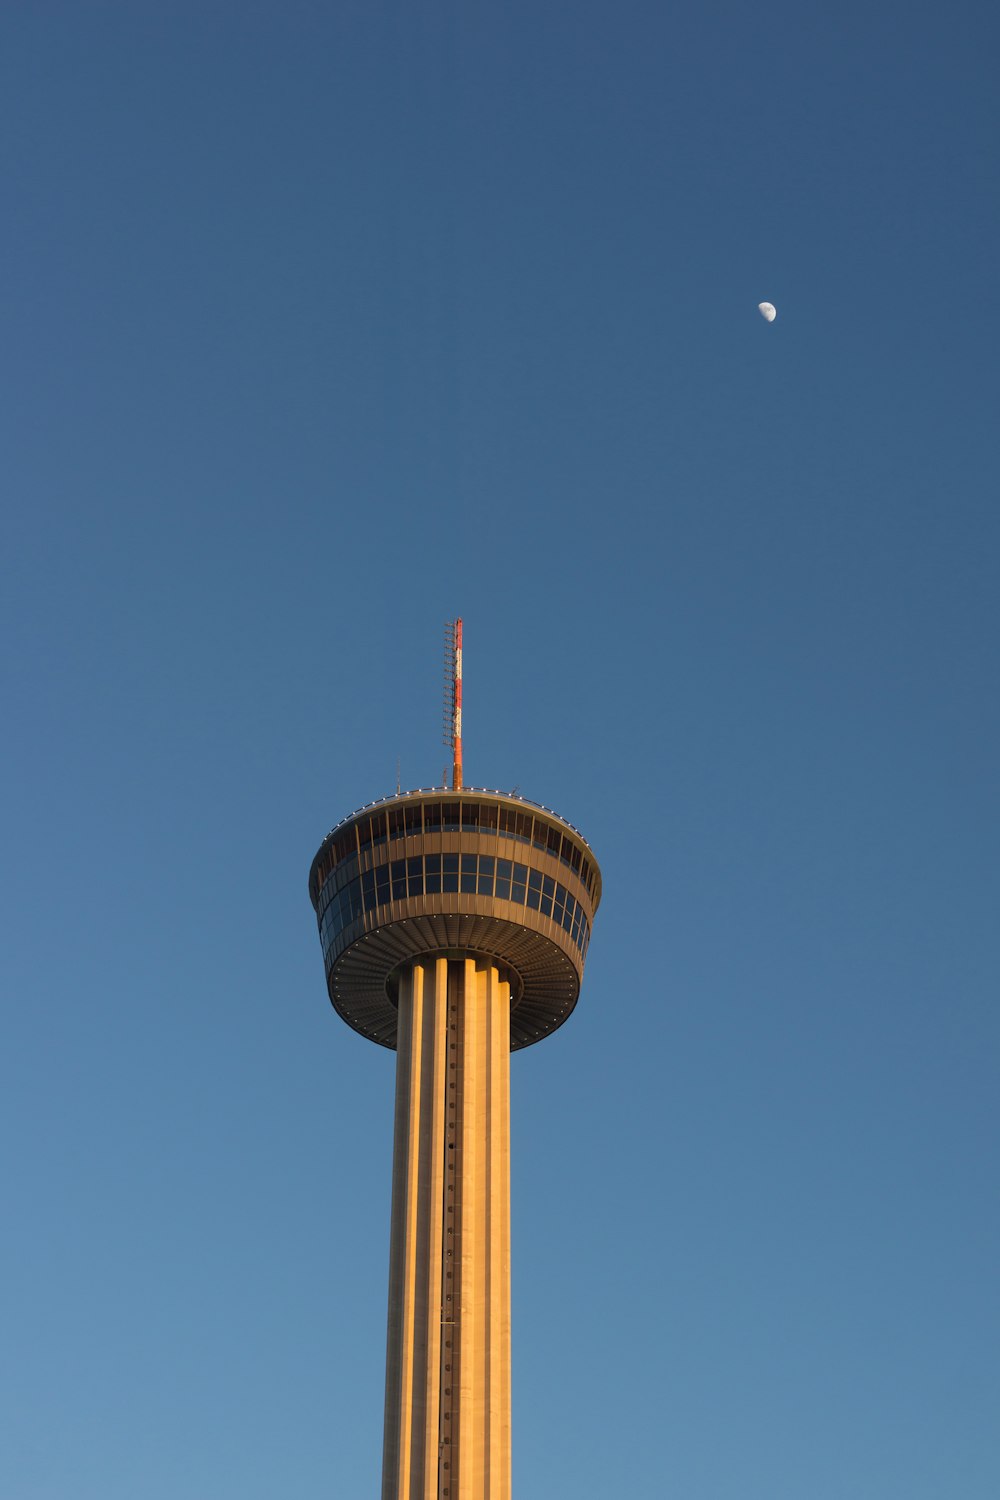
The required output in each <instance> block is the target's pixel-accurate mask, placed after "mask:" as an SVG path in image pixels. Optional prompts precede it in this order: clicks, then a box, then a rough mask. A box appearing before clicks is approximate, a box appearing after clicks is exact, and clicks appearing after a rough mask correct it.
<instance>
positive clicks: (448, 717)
mask: <svg viewBox="0 0 1000 1500" xmlns="http://www.w3.org/2000/svg"><path fill="white" fill-rule="evenodd" d="M444 743H445V745H446V746H447V747H448V749H449V750H450V751H451V786H452V791H455V792H460V791H461V790H462V621H461V620H460V619H459V620H449V621H448V622H447V623H446V625H445V627H444ZM446 775H447V773H446Z"/></svg>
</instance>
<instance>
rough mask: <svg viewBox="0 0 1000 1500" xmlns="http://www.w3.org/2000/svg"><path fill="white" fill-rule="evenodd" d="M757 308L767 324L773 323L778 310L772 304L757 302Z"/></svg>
mask: <svg viewBox="0 0 1000 1500" xmlns="http://www.w3.org/2000/svg"><path fill="white" fill-rule="evenodd" d="M757 308H758V311H759V312H760V315H761V317H762V318H764V319H766V321H767V322H768V323H773V322H774V320H775V318H776V317H777V316H778V309H777V308H776V307H775V305H774V303H773V302H758V303H757Z"/></svg>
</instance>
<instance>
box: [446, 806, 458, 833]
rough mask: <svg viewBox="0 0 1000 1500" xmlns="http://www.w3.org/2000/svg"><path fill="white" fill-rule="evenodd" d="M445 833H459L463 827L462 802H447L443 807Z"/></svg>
mask: <svg viewBox="0 0 1000 1500" xmlns="http://www.w3.org/2000/svg"><path fill="white" fill-rule="evenodd" d="M443 816H444V831H445V833H457V832H458V830H459V828H460V827H461V817H462V805H461V803H460V802H446V803H445V804H444V809H443Z"/></svg>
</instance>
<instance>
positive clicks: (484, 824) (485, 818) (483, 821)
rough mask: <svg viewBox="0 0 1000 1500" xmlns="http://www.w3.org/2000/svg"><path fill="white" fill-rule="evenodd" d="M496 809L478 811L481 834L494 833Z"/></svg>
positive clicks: (497, 810)
mask: <svg viewBox="0 0 1000 1500" xmlns="http://www.w3.org/2000/svg"><path fill="white" fill-rule="evenodd" d="M499 811H500V809H499V808H498V807H481V808H480V809H479V826H480V828H481V829H482V831H483V833H496V831H497V814H498V813H499Z"/></svg>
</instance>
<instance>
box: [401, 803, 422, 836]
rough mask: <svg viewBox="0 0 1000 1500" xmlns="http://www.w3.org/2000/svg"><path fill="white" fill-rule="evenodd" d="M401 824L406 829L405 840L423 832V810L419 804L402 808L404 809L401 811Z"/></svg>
mask: <svg viewBox="0 0 1000 1500" xmlns="http://www.w3.org/2000/svg"><path fill="white" fill-rule="evenodd" d="M403 823H404V825H405V828H406V836H407V838H413V837H414V835H416V834H419V833H423V831H424V810H423V808H422V807H421V806H420V804H419V802H418V803H417V805H416V806H415V807H414V806H412V805H411V806H409V807H404V809H403Z"/></svg>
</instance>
